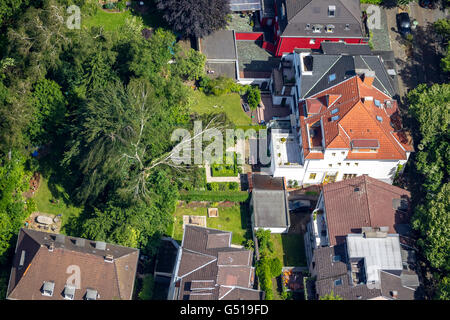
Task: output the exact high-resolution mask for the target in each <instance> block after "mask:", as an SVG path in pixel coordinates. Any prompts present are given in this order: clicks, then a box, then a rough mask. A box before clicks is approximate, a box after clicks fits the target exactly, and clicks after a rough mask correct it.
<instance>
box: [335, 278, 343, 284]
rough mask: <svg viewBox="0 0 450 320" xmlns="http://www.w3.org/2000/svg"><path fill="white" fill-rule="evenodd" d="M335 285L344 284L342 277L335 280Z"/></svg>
mask: <svg viewBox="0 0 450 320" xmlns="http://www.w3.org/2000/svg"><path fill="white" fill-rule="evenodd" d="M334 285H335V286H341V285H342V279H341V278H339V279H337V280H334Z"/></svg>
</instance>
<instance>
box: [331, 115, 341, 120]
mask: <svg viewBox="0 0 450 320" xmlns="http://www.w3.org/2000/svg"><path fill="white" fill-rule="evenodd" d="M336 120H339V116H334V117H331V121H336Z"/></svg>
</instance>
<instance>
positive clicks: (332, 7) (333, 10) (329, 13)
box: [328, 6, 336, 17]
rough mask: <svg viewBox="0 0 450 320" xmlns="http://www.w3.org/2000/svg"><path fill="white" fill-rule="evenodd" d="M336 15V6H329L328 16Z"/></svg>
mask: <svg viewBox="0 0 450 320" xmlns="http://www.w3.org/2000/svg"><path fill="white" fill-rule="evenodd" d="M335 14H336V6H328V16H329V17H334V16H335Z"/></svg>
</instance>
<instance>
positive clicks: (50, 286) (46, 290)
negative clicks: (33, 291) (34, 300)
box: [42, 281, 55, 297]
mask: <svg viewBox="0 0 450 320" xmlns="http://www.w3.org/2000/svg"><path fill="white" fill-rule="evenodd" d="M54 290H55V283H54V282H53V281H44V285H43V286H42V295H43V296H47V297H51V296H53V291H54Z"/></svg>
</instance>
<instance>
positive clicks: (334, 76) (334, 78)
mask: <svg viewBox="0 0 450 320" xmlns="http://www.w3.org/2000/svg"><path fill="white" fill-rule="evenodd" d="M334 80H336V73H333V74H330V75H329V76H328V82H331V81H334Z"/></svg>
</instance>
